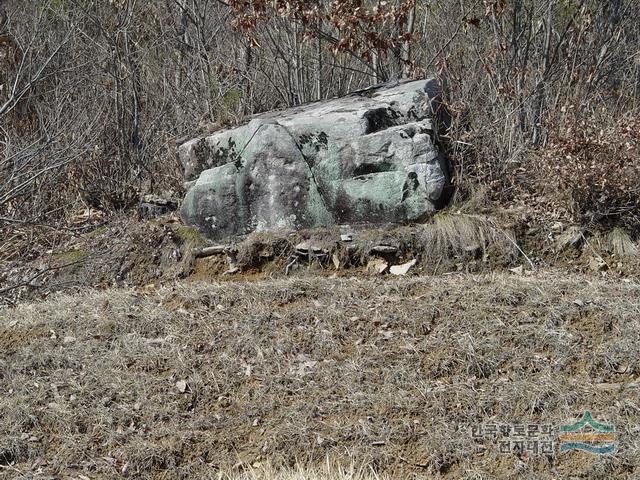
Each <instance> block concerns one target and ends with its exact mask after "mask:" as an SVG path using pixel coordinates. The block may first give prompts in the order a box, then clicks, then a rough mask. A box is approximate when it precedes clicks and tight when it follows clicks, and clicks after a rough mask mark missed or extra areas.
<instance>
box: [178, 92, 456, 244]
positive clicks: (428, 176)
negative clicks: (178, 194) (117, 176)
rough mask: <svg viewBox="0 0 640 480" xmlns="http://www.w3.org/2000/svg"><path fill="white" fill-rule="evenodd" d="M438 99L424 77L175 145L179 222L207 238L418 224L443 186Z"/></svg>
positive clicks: (445, 176)
mask: <svg viewBox="0 0 640 480" xmlns="http://www.w3.org/2000/svg"><path fill="white" fill-rule="evenodd" d="M439 94H440V90H439V88H438V85H437V83H436V82H435V81H433V80H420V81H411V82H404V83H399V84H395V85H393V86H386V87H378V88H372V89H369V90H364V91H361V92H357V93H354V94H351V95H349V96H347V97H343V98H338V99H333V100H328V101H322V102H317V103H313V104H309V105H304V106H302V107H297V108H292V109H289V110H284V111H279V112H269V113H267V114H262V115H257V116H255V117H253V118H252V119H251V121H249V122H248V123H247V124H246V125H243V126H240V127H237V128H232V129H228V130H222V131H218V132H216V133H214V134H212V135H209V136H206V137H202V138H196V139H194V140H191V141H189V142H187V143H184V144H183V145H181V146H180V147H179V150H178V152H179V157H180V161H181V163H182V165H183V167H184V172H185V179H186V180H187V181H188V182H190V183H191V185H190V188H189V190H188V192H187V194H186V197H185V199H184V202H183V204H182V208H181V215H182V218H183V220H184V221H185V222H186V223H187V224H189V225H192V226H195V227H198V228H199V229H200V230H201V231H202V232H203V233H204V234H205V235H206V236H208V237H209V238H212V239H223V238H229V237H234V236H239V235H244V234H247V233H250V232H253V231H259V230H274V229H300V228H313V227H320V226H328V225H334V224H351V225H354V224H388V223H410V222H420V221H423V220H425V219H427V218H428V217H429V216H431V215H432V214H433V213H434V212H435V211H436V209H437V207H438V206H439V204H440V203H441V202H442V200H443V196H444V195H445V194H446V191H447V187H448V165H447V163H446V161H445V158H444V156H443V155H442V153H441V152H440V150H439V148H438V145H437V143H436V140H435V138H436V134H435V133H436V132H435V130H436V125H435V123H436V121H437V118H436V117H437V115H436V112H437V111H438V110H439V103H438V97H439Z"/></svg>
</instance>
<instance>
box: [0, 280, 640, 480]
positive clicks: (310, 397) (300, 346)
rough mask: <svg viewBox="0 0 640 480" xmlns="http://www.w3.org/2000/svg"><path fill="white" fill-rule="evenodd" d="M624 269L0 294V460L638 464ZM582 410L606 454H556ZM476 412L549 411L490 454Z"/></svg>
mask: <svg viewBox="0 0 640 480" xmlns="http://www.w3.org/2000/svg"><path fill="white" fill-rule="evenodd" d="M639 298H640V286H638V284H637V283H634V282H632V281H631V280H626V281H608V280H606V279H605V280H603V279H597V278H593V277H585V276H583V275H569V274H567V273H566V272H544V273H540V272H539V273H536V274H531V275H526V274H525V275H518V274H516V273H513V274H512V273H507V274H489V275H468V274H452V275H443V276H438V277H413V278H402V279H390V278H386V279H383V278H369V279H363V278H355V277H353V278H333V279H331V278H319V277H318V276H317V275H298V276H297V277H296V278H293V279H281V280H266V281H258V282H251V283H250V282H233V281H232V282H225V283H185V282H182V283H178V284H174V285H172V286H166V287H160V288H155V289H147V290H145V289H137V290H136V289H113V290H106V291H87V292H83V293H80V294H77V295H74V296H68V295H60V294H57V295H54V296H53V297H52V298H50V299H48V300H47V301H45V302H40V303H34V304H23V305H20V306H18V307H17V308H14V309H5V310H0V342H1V344H0V367H1V368H0V390H1V391H2V392H3V395H2V396H1V397H0V432H1V433H0V475H4V477H5V478H18V477H24V478H91V479H98V478H105V479H106V478H119V477H129V478H185V479H186V478H217V475H218V474H219V473H220V472H226V473H233V472H234V471H240V470H242V469H243V468H245V467H249V466H253V467H254V468H259V466H260V465H264V464H269V465H272V466H276V467H280V466H291V465H294V464H296V463H302V464H318V463H322V462H323V461H324V460H325V459H326V458H327V457H328V458H330V459H331V461H333V462H337V463H343V464H347V465H349V464H353V463H354V462H355V463H357V464H359V465H365V466H366V467H367V468H372V469H374V470H375V471H378V472H381V473H386V474H388V475H390V476H391V477H392V478H409V477H410V476H412V475H413V476H414V477H413V478H416V477H417V478H423V477H424V478H463V477H466V478H469V477H473V478H514V477H515V476H516V475H520V476H521V477H522V478H532V479H533V478H535V479H540V478H602V479H605V478H614V477H615V478H637V477H638V475H639V473H638V465H640V443H639V441H638V432H637V425H638V424H639V423H640V411H639V410H638V405H637V398H638V385H639V383H638V382H639V377H638V375H639V373H640V364H639V363H638V358H640V337H639V336H638V335H639V333H638V332H640V311H639V309H638V299H639ZM585 410H590V411H591V412H592V414H593V416H594V418H596V419H597V420H599V421H601V422H604V423H608V424H613V425H615V428H616V432H615V435H616V439H615V441H616V445H617V451H616V452H615V454H613V455H607V456H597V455H590V454H587V453H581V452H568V453H560V452H559V451H558V445H557V440H558V439H557V436H556V434H557V427H558V426H559V425H564V424H568V423H573V422H575V421H576V420H578V419H579V418H580V417H581V416H582V414H583V412H584V411H585ZM487 424H499V425H500V424H503V425H504V424H511V425H528V424H534V425H552V426H553V427H554V429H555V430H554V432H555V433H554V434H553V439H552V440H553V441H555V442H556V443H555V444H554V450H553V451H552V452H549V453H546V454H543V453H537V454H536V453H534V452H532V451H526V450H525V451H518V450H517V449H516V450H513V451H510V452H509V453H501V452H500V448H499V444H498V442H499V440H501V439H502V440H504V438H503V437H499V438H497V439H494V438H492V437H486V438H474V436H473V435H472V428H473V427H474V426H478V425H487Z"/></svg>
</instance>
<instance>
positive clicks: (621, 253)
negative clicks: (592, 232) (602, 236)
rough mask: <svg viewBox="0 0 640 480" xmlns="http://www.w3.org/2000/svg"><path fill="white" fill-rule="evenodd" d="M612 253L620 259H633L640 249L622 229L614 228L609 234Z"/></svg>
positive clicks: (608, 239) (608, 238)
mask: <svg viewBox="0 0 640 480" xmlns="http://www.w3.org/2000/svg"><path fill="white" fill-rule="evenodd" d="M607 241H608V243H609V245H610V247H611V251H612V253H613V254H614V255H615V256H616V257H618V258H631V257H636V256H637V255H638V247H637V245H636V244H635V243H634V241H633V240H632V239H631V237H630V236H629V234H628V233H627V232H625V231H624V230H623V229H621V228H618V227H616V228H614V229H613V230H611V231H610V232H609V233H608V234H607Z"/></svg>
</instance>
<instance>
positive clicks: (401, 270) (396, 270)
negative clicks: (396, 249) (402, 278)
mask: <svg viewBox="0 0 640 480" xmlns="http://www.w3.org/2000/svg"><path fill="white" fill-rule="evenodd" d="M416 263H417V260H416V259H415V258H414V259H413V260H411V261H409V262H407V263H403V264H402V265H394V266H393V267H391V269H390V270H389V271H390V272H391V274H392V275H406V274H407V273H408V272H409V270H411V267H413V266H414V265H415V264H416Z"/></svg>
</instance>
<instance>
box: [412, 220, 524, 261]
mask: <svg viewBox="0 0 640 480" xmlns="http://www.w3.org/2000/svg"><path fill="white" fill-rule="evenodd" d="M420 241H421V243H422V244H423V245H424V253H425V255H427V256H430V257H442V258H451V257H455V256H462V257H464V256H475V255H481V256H484V255H487V254H488V252H489V251H490V250H492V251H494V252H501V256H503V257H505V258H509V259H513V258H515V257H516V256H517V254H518V249H517V246H516V243H515V241H514V240H513V235H512V234H511V233H509V232H507V231H505V230H503V229H502V228H500V227H499V226H498V225H497V224H496V223H495V221H494V220H492V219H491V218H489V217H484V216H481V215H470V214H464V213H451V212H441V213H438V214H436V215H435V216H434V218H433V222H432V223H429V224H426V225H424V228H423V230H422V234H421V238H420Z"/></svg>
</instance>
